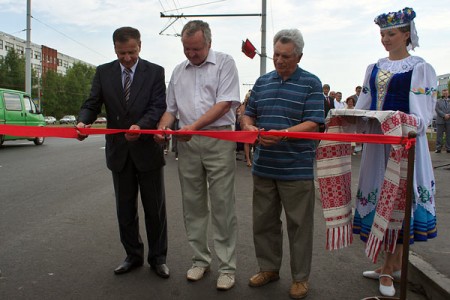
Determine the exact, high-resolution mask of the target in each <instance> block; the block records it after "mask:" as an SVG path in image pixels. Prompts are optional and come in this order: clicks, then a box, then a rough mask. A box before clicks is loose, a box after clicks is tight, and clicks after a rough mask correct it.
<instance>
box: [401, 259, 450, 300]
mask: <svg viewBox="0 0 450 300" xmlns="http://www.w3.org/2000/svg"><path fill="white" fill-rule="evenodd" d="M408 268H409V272H408V275H409V276H408V281H409V283H410V284H412V285H413V286H415V288H414V289H418V290H421V292H422V293H424V294H425V296H426V297H427V299H433V300H437V299H439V300H440V299H442V300H448V299H450V278H448V277H447V276H445V275H444V274H442V273H440V272H439V271H438V270H436V269H435V268H434V267H433V266H432V265H431V264H429V263H427V262H426V261H425V260H424V259H423V258H422V257H421V256H420V255H419V254H417V253H415V252H413V251H410V252H409V265H408Z"/></svg>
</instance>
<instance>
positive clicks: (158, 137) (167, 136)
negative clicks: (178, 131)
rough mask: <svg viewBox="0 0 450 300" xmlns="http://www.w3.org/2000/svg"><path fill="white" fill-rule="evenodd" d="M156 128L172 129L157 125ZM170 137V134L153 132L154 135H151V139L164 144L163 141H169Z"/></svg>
mask: <svg viewBox="0 0 450 300" xmlns="http://www.w3.org/2000/svg"><path fill="white" fill-rule="evenodd" d="M158 130H165V131H172V129H170V128H168V127H167V126H159V127H158ZM170 138H171V135H170V134H155V135H153V139H154V140H155V142H157V143H158V144H164V143H166V142H168V141H170Z"/></svg>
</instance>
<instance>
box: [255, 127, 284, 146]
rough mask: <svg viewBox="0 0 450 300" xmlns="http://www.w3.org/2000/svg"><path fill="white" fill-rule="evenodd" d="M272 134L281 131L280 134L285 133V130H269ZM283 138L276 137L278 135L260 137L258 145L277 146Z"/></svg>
mask: <svg viewBox="0 0 450 300" xmlns="http://www.w3.org/2000/svg"><path fill="white" fill-rule="evenodd" d="M271 131H272V132H273V131H281V132H286V129H282V130H274V129H271V130H269V132H271ZM283 138H284V137H283V136H278V135H261V136H260V137H259V143H260V144H261V145H263V146H273V145H275V144H278V143H280V142H281V140H283Z"/></svg>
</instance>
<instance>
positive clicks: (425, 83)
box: [409, 62, 437, 134]
mask: <svg viewBox="0 0 450 300" xmlns="http://www.w3.org/2000/svg"><path fill="white" fill-rule="evenodd" d="M436 82H437V81H436V72H435V71H434V69H433V67H432V66H431V65H430V64H428V63H426V62H423V63H418V64H417V65H416V66H415V67H414V69H413V73H412V78H411V89H410V92H409V109H410V113H411V114H413V115H415V116H416V117H417V120H418V128H417V131H418V133H419V134H424V133H425V131H426V129H427V128H428V126H429V125H430V124H431V122H432V121H433V115H434V111H435V106H436V90H437V86H436Z"/></svg>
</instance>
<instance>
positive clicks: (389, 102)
mask: <svg viewBox="0 0 450 300" xmlns="http://www.w3.org/2000/svg"><path fill="white" fill-rule="evenodd" d="M435 91H436V73H435V71H434V69H433V67H432V66H431V65H429V64H428V63H426V62H425V61H424V60H423V59H422V58H420V57H417V56H409V57H407V58H405V59H402V60H397V61H392V60H389V59H388V58H383V59H380V60H379V61H378V62H377V63H376V64H372V65H370V66H369V67H368V68H367V71H366V75H365V79H364V85H363V91H362V93H361V95H360V97H359V99H358V102H357V104H356V107H355V108H356V109H363V110H393V111H396V110H398V111H402V112H405V113H407V114H410V115H413V116H415V117H416V118H417V126H418V128H417V139H416V159H415V169H414V195H413V216H412V222H411V233H410V234H411V241H410V242H413V241H414V240H420V241H426V240H427V239H428V238H433V237H435V236H436V234H437V232H436V212H435V203H434V193H435V179H434V174H433V168H432V164H431V157H430V152H429V149H428V141H427V136H426V130H427V128H428V126H429V124H430V123H431V122H432V119H433V112H434V108H435V105H436V92H435ZM368 124H374V123H367V124H366V125H365V126H366V127H364V125H363V124H361V126H363V127H364V128H361V126H360V128H359V130H358V131H360V132H361V131H363V132H365V133H381V130H380V128H379V126H378V127H377V126H370V125H368ZM389 151H390V145H379V144H365V145H364V150H363V154H362V158H361V172H360V178H359V187H358V192H357V199H356V211H355V216H354V225H353V232H354V233H358V234H360V237H361V239H362V240H363V241H367V237H368V236H369V234H370V229H371V225H372V223H373V220H374V215H375V209H376V204H377V201H378V199H379V196H380V189H381V185H382V183H383V178H384V174H385V170H386V163H387V161H388V158H389ZM412 235H414V237H413V236H412Z"/></svg>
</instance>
